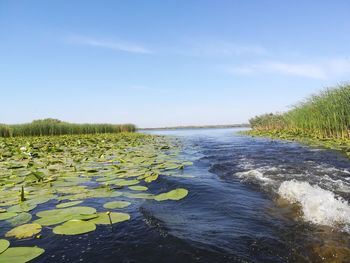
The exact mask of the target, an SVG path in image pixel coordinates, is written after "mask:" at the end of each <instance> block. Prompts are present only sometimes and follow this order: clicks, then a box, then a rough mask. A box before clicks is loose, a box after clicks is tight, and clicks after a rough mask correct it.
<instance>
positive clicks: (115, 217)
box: [89, 212, 130, 225]
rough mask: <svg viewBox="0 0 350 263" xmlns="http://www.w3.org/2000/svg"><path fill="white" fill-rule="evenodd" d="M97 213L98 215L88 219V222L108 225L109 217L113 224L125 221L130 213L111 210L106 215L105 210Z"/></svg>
mask: <svg viewBox="0 0 350 263" xmlns="http://www.w3.org/2000/svg"><path fill="white" fill-rule="evenodd" d="M97 214H98V217H97V218H94V219H91V220H89V222H92V223H95V224H96V225H109V224H110V219H111V220H112V223H113V224H115V223H120V222H123V221H127V220H129V219H130V215H129V214H126V213H117V212H111V213H109V216H108V215H107V213H106V212H101V213H97ZM109 217H110V218H109Z"/></svg>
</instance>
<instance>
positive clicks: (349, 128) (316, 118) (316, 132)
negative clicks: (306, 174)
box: [249, 84, 350, 139]
mask: <svg viewBox="0 0 350 263" xmlns="http://www.w3.org/2000/svg"><path fill="white" fill-rule="evenodd" d="M249 122H250V125H251V127H252V128H253V129H255V130H262V131H264V130H265V131H275V132H281V131H283V132H289V133H292V134H296V135H304V136H312V137H316V138H320V139H322V138H341V139H346V138H347V139H349V138H350V85H349V84H347V85H341V86H338V87H336V88H329V89H325V90H324V91H322V92H320V93H319V94H317V95H313V96H311V97H309V98H308V99H306V100H305V101H303V102H300V103H299V104H297V105H295V106H294V107H293V108H292V109H291V110H289V111H287V112H285V113H281V114H272V113H271V114H263V115H260V116H256V117H254V118H252V119H250V121H249Z"/></svg>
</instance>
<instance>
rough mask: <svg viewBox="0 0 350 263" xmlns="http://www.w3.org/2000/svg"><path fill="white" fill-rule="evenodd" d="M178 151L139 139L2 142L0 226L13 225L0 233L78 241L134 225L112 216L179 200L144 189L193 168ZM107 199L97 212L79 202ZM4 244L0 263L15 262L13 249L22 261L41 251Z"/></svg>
mask: <svg viewBox="0 0 350 263" xmlns="http://www.w3.org/2000/svg"><path fill="white" fill-rule="evenodd" d="M177 152H178V147H177V145H176V141H175V140H168V139H166V138H165V137H161V136H151V135H145V134H140V133H117V134H94V135H88V134H87V135H62V136H41V137H38V136H33V137H8V138H0V225H1V226H3V225H5V226H11V225H12V227H13V229H10V230H9V231H8V232H7V233H1V232H0V235H6V236H7V237H11V238H19V239H20V238H29V239H31V238H34V237H38V234H39V233H40V231H41V229H42V228H48V229H49V230H50V231H52V232H53V233H54V234H58V235H67V236H69V235H79V234H84V233H89V232H91V231H94V230H96V228H97V227H103V225H114V224H118V223H121V222H126V221H128V220H132V218H131V216H130V214H128V213H119V212H110V211H109V210H112V209H124V210H129V208H127V207H128V206H129V205H131V204H133V203H134V202H135V201H134V199H147V200H149V202H155V201H167V202H173V201H178V200H181V199H182V198H185V197H186V195H187V193H188V191H187V190H186V189H183V188H178V189H173V190H171V189H169V190H170V191H169V192H163V193H158V194H156V193H151V192H149V189H148V187H146V186H145V185H150V184H153V183H155V182H156V181H157V180H159V179H160V178H163V177H165V176H179V175H181V174H182V172H183V171H182V170H183V169H184V167H185V166H187V165H191V164H192V163H190V162H185V161H183V160H179V159H177ZM150 189H154V188H153V187H152V188H151V187H150ZM136 191H143V192H142V193H140V192H138V193H137V192H136ZM104 198H106V201H104V200H95V201H97V202H93V203H95V204H100V205H99V206H96V207H91V206H87V205H85V204H84V202H85V200H87V199H104ZM125 199H127V200H125ZM43 204H44V205H45V207H44V208H45V209H46V210H43V209H42V208H43ZM102 204H104V205H102ZM106 210H107V211H106ZM99 225H101V226H99ZM96 226H97V227H96ZM112 231H113V228H112ZM43 233H45V232H44V231H43ZM39 235H40V234H39ZM42 235H44V234H42ZM6 244H7V243H6V241H1V240H0V250H4V251H3V252H2V253H1V252H0V253H1V254H0V262H11V261H1V260H3V259H6V260H10V259H12V258H13V257H14V253H15V252H16V251H17V252H18V255H19V257H21V260H22V258H23V260H26V259H29V260H30V259H31V258H34V257H37V256H39V255H40V254H41V253H43V251H44V250H42V249H40V248H30V247H28V248H11V247H10V248H6ZM5 249H6V250H5ZM20 262H26V261H20Z"/></svg>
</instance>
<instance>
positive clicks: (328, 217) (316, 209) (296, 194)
mask: <svg viewBox="0 0 350 263" xmlns="http://www.w3.org/2000/svg"><path fill="white" fill-rule="evenodd" d="M278 194H279V195H280V196H281V197H283V198H285V199H287V200H288V201H289V202H291V203H297V204H299V205H300V206H301V209H302V212H303V217H304V220H305V221H309V222H312V223H315V224H320V225H327V226H332V227H337V226H342V227H343V229H345V230H348V229H349V226H350V206H349V203H348V202H347V201H346V200H344V199H343V198H341V197H337V196H335V194H334V193H333V192H331V191H328V190H324V189H322V188H320V187H319V186H317V185H310V184H309V183H308V182H300V181H296V180H291V181H284V182H283V183H282V184H281V185H280V187H279V189H278Z"/></svg>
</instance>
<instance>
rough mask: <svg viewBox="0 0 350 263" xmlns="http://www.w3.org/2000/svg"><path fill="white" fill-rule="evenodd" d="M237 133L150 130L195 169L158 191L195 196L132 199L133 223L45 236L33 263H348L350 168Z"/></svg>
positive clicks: (327, 155)
mask: <svg viewBox="0 0 350 263" xmlns="http://www.w3.org/2000/svg"><path fill="white" fill-rule="evenodd" d="M238 131H239V130H238V129H198V130H173V131H170V130H168V131H152V132H151V133H153V134H161V135H166V136H172V137H176V138H178V139H179V140H180V142H181V143H182V145H183V149H182V151H181V156H182V157H183V158H185V159H187V160H190V161H192V162H193V166H190V167H188V168H185V170H184V171H183V175H184V176H186V178H180V177H170V176H161V177H160V178H159V179H158V180H157V181H155V182H153V183H152V184H151V186H150V192H155V193H156V192H161V191H167V190H169V189H172V188H177V187H183V188H186V189H188V190H189V195H188V196H187V197H186V198H185V199H183V200H181V201H178V202H175V201H165V202H156V201H153V200H133V205H131V206H130V207H128V208H126V209H125V210H124V211H125V212H127V213H130V215H131V218H132V219H131V220H130V221H127V222H123V223H120V224H117V225H115V226H113V228H111V227H109V226H107V227H98V229H97V231H95V232H92V233H89V234H87V235H81V236H73V237H64V236H63V237H62V236H57V235H54V234H52V233H51V231H50V230H49V229H44V230H43V233H42V236H43V238H42V239H39V240H37V241H35V242H36V245H38V246H40V247H43V248H45V249H46V252H45V253H44V254H43V255H42V256H41V257H39V258H38V259H37V260H36V261H35V262H79V261H82V262H107V263H108V262H142V263H145V262H182V263H184V262H350V250H349V247H350V235H349V232H350V206H349V203H348V201H349V200H350V162H349V159H347V158H346V157H345V156H343V155H342V154H340V153H338V152H335V151H330V150H324V149H317V148H310V147H307V146H305V145H300V144H297V143H292V142H283V141H273V140H270V139H263V138H251V137H248V136H242V135H240V134H239V133H238ZM187 176H188V177H187ZM106 201H108V200H104V201H103V202H106ZM96 202H97V201H94V200H93V199H92V200H85V201H84V204H86V205H90V206H100V205H101V204H97V203H96ZM293 203H294V204H293ZM16 243H17V244H16V245H21V246H24V245H26V243H27V244H28V245H29V244H30V245H32V244H33V242H32V241H17V242H16Z"/></svg>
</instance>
